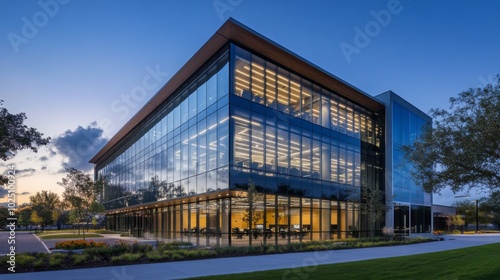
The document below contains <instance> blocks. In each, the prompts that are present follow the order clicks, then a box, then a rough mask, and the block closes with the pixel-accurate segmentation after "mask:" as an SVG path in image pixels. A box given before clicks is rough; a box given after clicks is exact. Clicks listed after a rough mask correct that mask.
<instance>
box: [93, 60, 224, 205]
mask: <svg viewBox="0 0 500 280" xmlns="http://www.w3.org/2000/svg"><path fill="white" fill-rule="evenodd" d="M228 60H229V56H228V52H227V51H226V53H224V54H223V55H222V56H221V57H220V58H219V59H217V60H216V61H215V62H212V63H211V64H210V65H208V66H207V67H205V70H204V71H202V73H199V74H198V76H197V77H196V78H194V79H192V80H191V82H190V83H189V84H188V85H186V86H184V87H183V89H181V90H179V92H178V93H177V94H173V95H172V96H175V98H173V99H172V100H170V101H169V102H168V104H166V105H165V106H163V107H162V109H161V110H160V111H159V112H157V113H156V115H155V116H153V117H152V118H150V119H149V121H148V122H147V124H146V125H144V127H143V128H142V130H141V131H140V132H139V134H138V135H139V136H136V137H135V138H133V139H131V140H129V141H128V143H127V144H126V145H125V147H126V148H124V149H122V150H120V151H119V152H117V153H116V155H115V156H114V157H112V158H111V159H110V160H108V161H107V162H106V163H104V164H102V165H100V166H98V167H97V168H96V169H97V178H98V179H103V180H104V182H105V186H104V189H103V193H102V203H103V204H104V206H105V207H106V209H108V210H109V209H115V208H122V207H127V206H132V205H136V204H141V203H148V202H154V201H161V200H166V199H172V198H176V197H183V196H190V195H196V194H201V193H207V192H213V191H216V190H221V189H227V188H228V184H229V183H228V182H229V178H228V173H229V171H228V165H229V115H228V114H229V108H228V100H229V98H228V93H229V63H228Z"/></svg>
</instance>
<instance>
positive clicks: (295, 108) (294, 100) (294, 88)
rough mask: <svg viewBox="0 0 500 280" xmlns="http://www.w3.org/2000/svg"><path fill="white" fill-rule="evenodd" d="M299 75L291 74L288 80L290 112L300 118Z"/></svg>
mask: <svg viewBox="0 0 500 280" xmlns="http://www.w3.org/2000/svg"><path fill="white" fill-rule="evenodd" d="M300 100H301V99H300V77H299V76H297V75H294V74H291V80H290V114H291V115H293V116H295V117H298V118H300V113H301V110H300V105H301V102H300Z"/></svg>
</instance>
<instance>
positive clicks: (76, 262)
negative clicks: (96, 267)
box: [73, 254, 87, 265]
mask: <svg viewBox="0 0 500 280" xmlns="http://www.w3.org/2000/svg"><path fill="white" fill-rule="evenodd" d="M86 260H87V255H77V254H75V255H73V264H74V265H79V264H82V263H84V262H85V261H86Z"/></svg>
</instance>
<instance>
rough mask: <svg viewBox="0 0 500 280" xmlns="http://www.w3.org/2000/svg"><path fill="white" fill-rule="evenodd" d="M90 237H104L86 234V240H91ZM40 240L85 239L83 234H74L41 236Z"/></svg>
mask: <svg viewBox="0 0 500 280" xmlns="http://www.w3.org/2000/svg"><path fill="white" fill-rule="evenodd" d="M90 237H102V235H100V234H95V233H85V238H90ZM40 238H41V239H63V238H83V234H74V233H55V234H44V235H41V236H40Z"/></svg>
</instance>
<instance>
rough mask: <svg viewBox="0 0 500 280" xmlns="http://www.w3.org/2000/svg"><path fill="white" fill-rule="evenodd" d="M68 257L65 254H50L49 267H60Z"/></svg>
mask: <svg viewBox="0 0 500 280" xmlns="http://www.w3.org/2000/svg"><path fill="white" fill-rule="evenodd" d="M67 259H69V257H68V255H67V254H51V255H50V258H49V266H50V267H55V268H58V267H62V265H63V263H64V262H65V261H67Z"/></svg>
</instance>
